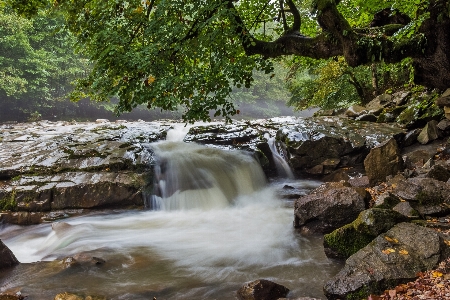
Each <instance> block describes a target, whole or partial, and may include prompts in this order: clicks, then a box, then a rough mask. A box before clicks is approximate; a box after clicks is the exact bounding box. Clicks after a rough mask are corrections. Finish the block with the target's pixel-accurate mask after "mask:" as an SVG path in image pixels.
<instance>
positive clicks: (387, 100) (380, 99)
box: [366, 94, 393, 115]
mask: <svg viewBox="0 0 450 300" xmlns="http://www.w3.org/2000/svg"><path fill="white" fill-rule="evenodd" d="M392 104H393V103H392V96H391V95H389V94H382V95H379V96H377V97H376V98H374V99H373V100H372V101H370V102H369V103H367V104H366V109H367V110H368V111H369V112H370V113H373V114H375V115H379V114H380V112H381V111H382V110H383V109H384V108H385V107H388V106H391V105H392Z"/></svg>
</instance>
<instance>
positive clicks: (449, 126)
mask: <svg viewBox="0 0 450 300" xmlns="http://www.w3.org/2000/svg"><path fill="white" fill-rule="evenodd" d="M437 128H439V129H440V130H442V131H447V130H450V120H449V119H443V120H441V121H440V122H439V123H438V124H437Z"/></svg>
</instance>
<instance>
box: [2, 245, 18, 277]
mask: <svg viewBox="0 0 450 300" xmlns="http://www.w3.org/2000/svg"><path fill="white" fill-rule="evenodd" d="M17 264H19V261H18V260H17V258H16V257H15V256H14V254H13V253H12V252H11V250H9V248H8V247H6V245H5V244H3V242H2V240H0V270H3V269H7V268H11V267H13V266H15V265H17Z"/></svg>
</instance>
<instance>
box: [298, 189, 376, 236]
mask: <svg viewBox="0 0 450 300" xmlns="http://www.w3.org/2000/svg"><path fill="white" fill-rule="evenodd" d="M365 193H367V192H366V191H365V190H364V189H360V190H358V189H357V188H352V187H348V186H344V184H343V183H342V182H340V183H326V184H323V185H321V186H320V187H318V188H317V189H315V190H313V191H312V192H311V193H310V194H309V195H306V196H302V197H300V198H299V199H298V200H297V201H295V206H294V214H295V220H294V226H295V227H296V228H301V229H302V230H304V231H311V232H316V233H329V232H331V231H333V230H334V229H336V228H339V227H341V226H344V225H345V224H348V223H350V222H352V221H353V220H354V219H356V217H357V216H358V214H359V213H360V212H361V211H363V210H364V209H365V205H366V204H365V198H366V194H365Z"/></svg>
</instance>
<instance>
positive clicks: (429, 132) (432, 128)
mask: <svg viewBox="0 0 450 300" xmlns="http://www.w3.org/2000/svg"><path fill="white" fill-rule="evenodd" d="M437 124H438V122H437V121H435V120H432V121H430V122H428V123H427V125H425V127H424V128H423V129H422V131H421V132H420V134H419V136H418V137H417V141H418V142H419V143H421V144H422V145H425V144H428V143H429V142H431V141H434V140H436V139H437V138H439V132H438V127H437Z"/></svg>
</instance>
